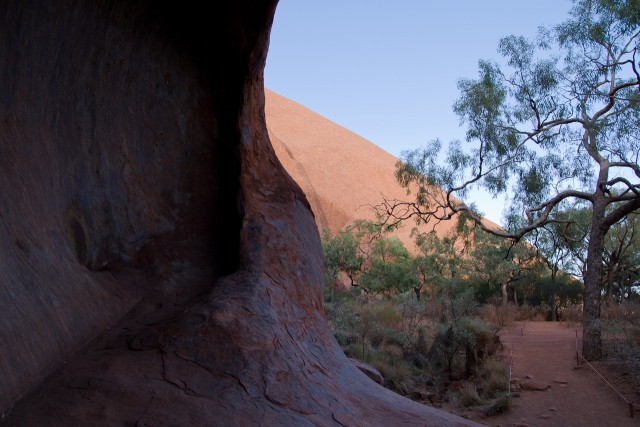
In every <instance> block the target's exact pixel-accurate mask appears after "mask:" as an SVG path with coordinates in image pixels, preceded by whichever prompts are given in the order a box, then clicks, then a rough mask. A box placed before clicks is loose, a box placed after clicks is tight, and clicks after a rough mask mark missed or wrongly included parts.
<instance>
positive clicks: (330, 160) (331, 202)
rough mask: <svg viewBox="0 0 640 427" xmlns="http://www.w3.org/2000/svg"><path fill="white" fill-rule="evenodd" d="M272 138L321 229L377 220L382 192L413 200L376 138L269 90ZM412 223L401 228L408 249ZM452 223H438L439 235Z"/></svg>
mask: <svg viewBox="0 0 640 427" xmlns="http://www.w3.org/2000/svg"><path fill="white" fill-rule="evenodd" d="M265 95H266V107H265V108H266V119H267V127H268V129H269V136H270V138H271V143H272V144H273V148H274V149H275V152H276V154H277V155H278V158H279V159H280V161H281V162H282V164H283V165H284V167H285V169H286V170H287V171H288V172H289V174H290V175H291V176H292V177H293V179H294V180H296V182H297V183H298V184H299V185H300V186H301V187H302V189H303V190H304V192H305V193H306V194H307V198H308V199H309V202H310V203H311V207H312V208H313V211H314V213H315V216H316V223H317V224H318V228H319V229H322V228H325V227H327V228H329V229H330V230H331V231H332V232H334V233H335V232H336V231H337V230H339V229H341V228H343V227H345V226H346V225H348V224H349V223H351V222H352V221H354V220H356V219H359V218H366V219H373V218H375V215H374V213H373V210H372V209H371V206H372V205H376V204H379V203H380V202H381V201H382V197H383V195H384V197H386V198H389V199H394V198H395V199H400V200H410V198H411V197H413V196H412V195H407V193H406V190H405V189H404V188H402V187H401V186H400V184H398V182H397V181H396V179H395V176H394V171H395V164H396V161H397V159H396V158H395V157H394V156H392V155H391V154H389V153H387V152H386V151H384V150H383V149H381V148H380V147H377V146H376V145H375V144H373V143H372V142H370V141H368V140H366V139H364V138H362V137H361V136H359V135H357V134H355V133H353V132H351V131H350V130H348V129H345V128H344V127H342V126H340V125H338V124H336V123H334V122H332V121H331V120H329V119H327V118H325V117H323V116H321V115H319V114H317V113H315V112H313V111H311V110H310V109H308V108H306V107H304V106H302V105H300V104H298V103H296V102H294V101H292V100H290V99H288V98H285V97H283V96H281V95H278V94H277V93H275V92H273V91H270V90H268V89H265ZM413 227H414V224H412V223H408V224H406V225H405V226H404V227H403V228H402V229H401V230H398V231H397V235H398V237H400V239H401V240H402V241H403V243H404V244H405V246H407V248H411V247H412V245H413V244H412V241H413V239H411V237H410V233H411V229H412V228H413ZM450 227H451V225H450V224H449V223H441V224H439V225H438V227H437V230H438V234H441V233H444V232H446V231H447V230H448V229H449V228H450Z"/></svg>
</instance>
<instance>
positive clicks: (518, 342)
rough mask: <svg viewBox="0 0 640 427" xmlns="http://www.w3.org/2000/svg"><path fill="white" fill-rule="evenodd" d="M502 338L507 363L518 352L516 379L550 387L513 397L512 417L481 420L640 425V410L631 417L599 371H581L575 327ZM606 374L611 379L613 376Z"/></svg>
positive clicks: (511, 332)
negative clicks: (576, 353) (532, 380)
mask: <svg viewBox="0 0 640 427" xmlns="http://www.w3.org/2000/svg"><path fill="white" fill-rule="evenodd" d="M578 335H580V330H578ZM500 338H501V341H502V343H503V345H504V354H505V356H506V357H505V360H506V361H507V362H508V361H509V359H510V357H511V354H513V365H512V375H513V377H514V378H516V379H520V380H525V379H527V377H529V378H530V379H534V380H537V381H541V382H543V383H548V384H549V385H550V388H548V389H547V390H545V391H525V390H523V391H522V392H521V393H520V397H515V398H513V406H512V408H511V410H510V411H509V413H507V414H504V415H499V416H494V417H491V418H485V419H483V420H478V421H480V422H482V423H484V424H486V425H490V426H503V427H507V426H575V427H583V426H598V427H600V426H616V427H625V426H639V425H640V410H637V411H636V412H637V413H636V416H635V418H631V417H630V415H629V407H628V404H627V403H625V401H624V400H622V398H621V397H620V396H618V395H617V394H616V392H615V391H613V390H612V389H611V388H609V386H607V385H606V383H605V382H604V381H603V380H602V379H601V378H600V377H599V376H598V375H597V374H596V373H595V372H594V371H593V370H591V369H590V368H589V367H588V366H586V365H584V364H583V365H582V366H581V367H580V368H576V356H575V348H576V329H575V328H568V327H567V326H565V325H563V324H560V323H552V322H528V323H523V324H520V323H519V324H517V325H516V326H515V327H513V328H510V329H508V330H505V331H503V332H502V333H501V334H500ZM599 369H600V368H599ZM604 376H605V378H608V379H609V380H610V381H611V376H610V375H609V374H608V373H606V372H605V374H604ZM614 384H615V383H614ZM616 386H617V385H616ZM636 403H638V402H636Z"/></svg>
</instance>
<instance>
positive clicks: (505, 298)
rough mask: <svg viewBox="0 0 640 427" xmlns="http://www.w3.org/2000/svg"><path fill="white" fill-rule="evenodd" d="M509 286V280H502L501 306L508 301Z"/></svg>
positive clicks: (504, 305)
mask: <svg viewBox="0 0 640 427" xmlns="http://www.w3.org/2000/svg"><path fill="white" fill-rule="evenodd" d="M508 286H509V280H505V281H504V282H502V306H503V307H506V306H507V303H508V302H509V292H508V291H507V289H508Z"/></svg>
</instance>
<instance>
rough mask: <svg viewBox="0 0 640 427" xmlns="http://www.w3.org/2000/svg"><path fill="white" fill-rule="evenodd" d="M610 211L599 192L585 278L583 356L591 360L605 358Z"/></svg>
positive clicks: (592, 219) (593, 218)
mask: <svg viewBox="0 0 640 427" xmlns="http://www.w3.org/2000/svg"><path fill="white" fill-rule="evenodd" d="M605 207H606V200H605V197H604V195H603V194H602V193H600V191H599V190H598V194H597V196H596V200H595V201H594V203H593V216H592V218H591V230H590V234H589V247H588V249H587V260H586V261H587V262H586V270H587V271H586V274H585V276H584V309H583V324H582V339H583V343H582V353H583V355H584V357H585V358H586V359H587V360H598V359H600V358H601V357H602V338H601V331H600V326H601V325H600V300H601V291H600V286H601V284H602V251H603V250H604V237H605V234H606V232H607V231H606V230H604V229H603V227H602V223H603V220H604V214H605Z"/></svg>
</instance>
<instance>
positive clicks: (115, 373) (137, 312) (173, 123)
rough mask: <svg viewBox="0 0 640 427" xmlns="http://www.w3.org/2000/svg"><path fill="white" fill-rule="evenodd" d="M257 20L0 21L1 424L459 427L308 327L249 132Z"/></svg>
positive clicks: (299, 246) (258, 106)
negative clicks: (384, 383)
mask: <svg viewBox="0 0 640 427" xmlns="http://www.w3.org/2000/svg"><path fill="white" fill-rule="evenodd" d="M275 6H276V0H251V1H250V0H228V1H220V2H216V3H215V6H214V10H213V12H212V11H208V10H207V9H202V8H200V7H199V4H198V3H197V2H192V3H191V2H175V3H172V2H162V1H160V2H158V1H143V0H137V1H124V0H123V1H106V0H104V1H95V2H84V1H79V0H78V1H65V2H49V1H44V0H42V1H37V0H20V1H18V0H15V1H11V0H8V1H4V2H1V3H0V24H1V25H2V28H3V36H2V37H0V52H2V53H1V54H0V70H1V71H0V73H1V77H2V82H3V85H2V92H1V93H0V114H1V116H0V120H2V128H1V129H2V130H1V133H0V149H1V155H0V171H1V172H0V188H1V189H2V195H3V197H2V202H1V203H0V221H1V225H2V228H1V229H0V306H1V307H2V310H0V325H1V327H0V348H2V352H1V353H0V373H1V376H2V382H0V412H4V415H3V421H2V424H4V425H11V426H31V425H47V426H71V425H92V426H101V425H104V426H116V425H117V426H122V425H136V426H170V425H171V426H187V425H188V426H205V425H206V426H215V425H221V426H222V425H224V426H227V425H359V426H361V425H399V424H403V425H470V423H469V422H467V421H465V420H463V419H461V418H457V417H454V416H451V415H449V414H445V413H442V412H439V411H436V410H434V409H432V408H428V407H425V406H421V405H419V404H417V403H414V402H412V401H409V400H407V399H404V398H402V397H400V396H398V395H396V394H394V393H392V392H390V391H388V390H385V389H384V388H382V387H381V386H379V385H377V384H375V383H374V382H373V381H371V380H370V379H369V378H367V377H366V376H365V375H364V374H363V373H362V372H360V371H359V370H358V369H356V368H355V367H354V366H353V364H352V363H351V362H350V361H349V360H348V359H347V358H346V357H345V356H344V354H343V353H342V352H341V351H340V348H339V347H338V346H337V344H336V342H335V340H334V339H333V337H332V335H331V333H330V331H329V330H328V328H327V326H326V323H325V319H324V315H323V312H322V305H321V302H322V301H321V295H322V292H321V291H322V280H323V273H322V261H321V247H320V241H319V236H318V231H317V228H316V226H315V223H314V218H313V215H312V213H311V210H310V207H309V204H308V202H307V200H306V198H305V196H304V194H303V193H302V191H301V190H300V189H299V188H298V187H297V186H296V185H295V184H294V183H293V182H292V181H291V179H290V178H289V176H288V175H287V174H286V173H285V172H284V171H283V169H282V167H281V165H280V163H279V162H278V160H277V159H276V157H275V155H274V153H273V150H272V148H271V145H270V142H269V139H268V136H267V132H266V126H265V122H264V92H263V82H262V69H263V67H264V61H265V56H266V52H267V46H268V35H269V29H270V25H271V22H272V18H273V13H274V10H275Z"/></svg>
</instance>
